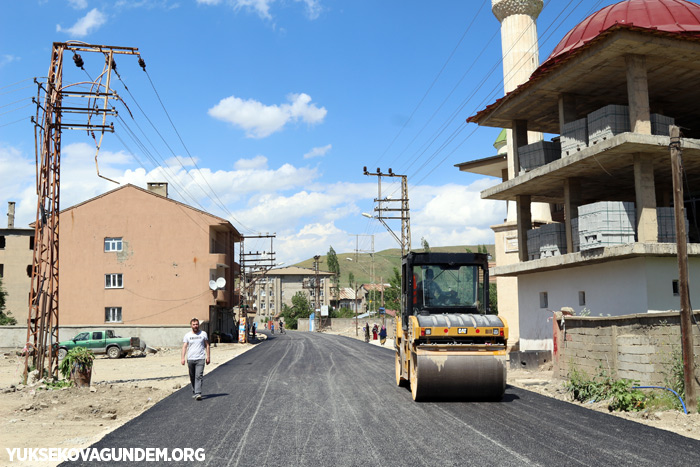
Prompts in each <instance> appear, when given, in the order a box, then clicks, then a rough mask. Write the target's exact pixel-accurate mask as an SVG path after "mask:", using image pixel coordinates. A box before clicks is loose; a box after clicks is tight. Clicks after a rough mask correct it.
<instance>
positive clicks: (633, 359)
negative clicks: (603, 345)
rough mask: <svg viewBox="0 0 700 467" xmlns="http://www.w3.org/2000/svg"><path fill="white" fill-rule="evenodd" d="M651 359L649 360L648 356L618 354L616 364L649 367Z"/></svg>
mask: <svg viewBox="0 0 700 467" xmlns="http://www.w3.org/2000/svg"><path fill="white" fill-rule="evenodd" d="M650 360H651V359H650V358H649V355H633V354H618V355H617V362H618V364H622V363H644V364H647V365H650V366H653V365H651V361H650Z"/></svg>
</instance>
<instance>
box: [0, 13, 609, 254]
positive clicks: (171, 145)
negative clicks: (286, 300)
mask: <svg viewBox="0 0 700 467" xmlns="http://www.w3.org/2000/svg"><path fill="white" fill-rule="evenodd" d="M3 3H4V6H3V14H2V16H1V17H0V213H2V214H3V215H2V217H1V219H2V220H1V221H0V222H3V223H4V219H5V216H4V214H5V213H6V211H7V202H8V201H15V202H17V219H16V225H17V226H22V227H23V226H26V225H27V224H29V223H30V222H32V221H33V219H34V217H35V215H36V196H35V175H34V165H35V162H34V130H33V126H32V124H31V123H30V121H29V117H30V116H32V115H34V113H35V111H36V108H35V106H34V105H33V104H32V102H31V98H32V97H33V96H36V86H35V85H34V84H33V83H32V78H33V77H42V76H45V75H46V74H47V71H48V68H49V64H50V51H51V45H52V43H53V42H65V41H68V40H79V41H83V42H86V43H90V44H103V45H112V46H123V47H136V48H138V49H139V52H140V54H141V56H142V57H143V59H144V60H145V61H146V69H147V72H148V74H146V73H144V72H143V71H142V70H141V68H139V66H138V64H137V61H136V58H134V57H128V56H121V57H118V58H117V65H118V71H119V73H120V75H121V81H122V82H119V81H117V82H116V84H114V88H115V89H116V91H117V92H118V93H119V95H120V96H121V97H122V99H123V101H124V104H126V106H128V108H129V109H130V110H131V112H132V114H133V119H132V118H131V117H130V116H129V113H128V111H127V110H126V107H125V106H124V105H123V104H122V103H117V104H115V106H116V107H117V110H118V111H119V118H114V117H113V118H111V119H110V121H114V122H115V128H116V132H115V134H110V133H107V134H105V137H104V142H103V144H102V147H101V150H100V154H99V157H98V160H99V163H100V170H101V173H102V174H104V175H106V176H108V177H109V178H111V179H113V180H116V181H119V182H120V183H133V184H136V185H139V186H143V187H145V184H146V182H148V181H166V182H168V183H169V186H170V193H171V196H172V197H173V198H175V199H178V200H180V201H183V202H186V203H187V204H190V205H192V206H195V207H197V208H201V209H205V210H207V211H209V212H211V213H213V214H216V215H219V216H222V217H225V218H227V219H229V220H230V221H231V222H232V223H233V225H234V226H236V228H238V229H239V230H240V231H241V233H243V234H244V235H253V234H255V233H258V232H261V233H266V232H270V233H272V232H274V233H276V234H277V239H276V241H275V250H276V251H277V260H278V261H283V262H285V263H287V264H291V263H294V262H297V261H299V260H302V259H306V258H309V257H311V256H313V255H315V254H325V253H326V252H327V251H328V248H329V246H330V245H332V246H333V247H334V249H335V250H336V251H337V252H350V251H352V250H353V249H354V248H355V246H356V237H355V236H354V235H356V234H360V235H361V237H359V238H360V244H359V248H360V249H361V250H369V248H370V237H369V235H375V249H376V250H381V249H384V248H393V247H396V246H397V244H396V242H395V241H394V240H393V238H392V237H391V236H390V235H389V234H388V233H387V232H386V230H385V229H384V228H383V227H382V226H381V225H380V224H379V223H378V222H377V221H376V220H372V219H366V218H364V217H362V216H361V213H362V212H370V211H372V209H373V207H374V204H373V199H374V198H375V197H376V196H377V179H376V177H367V176H364V175H363V174H362V167H363V166H365V165H366V166H368V167H369V168H370V170H372V171H374V170H375V169H376V168H377V167H380V168H381V169H382V170H383V171H386V170H387V169H388V168H389V167H391V168H392V169H393V170H394V172H395V173H400V174H406V175H408V180H409V195H410V203H411V229H412V235H413V244H414V246H420V240H421V237H425V238H426V239H427V240H428V241H429V243H430V244H431V245H432V246H439V245H455V244H480V243H493V232H492V231H491V229H490V226H491V225H494V224H498V223H500V222H502V220H503V218H504V217H505V204H504V203H501V202H494V201H487V200H481V199H480V195H479V193H480V191H481V190H483V189H485V188H487V187H489V186H492V185H493V184H495V183H497V182H498V180H495V179H490V178H487V177H481V176H476V175H470V174H466V173H463V172H459V171H458V170H457V169H456V168H455V167H454V164H457V163H460V162H465V161H468V160H472V159H476V158H481V157H486V156H491V155H494V154H495V151H494V148H493V146H492V144H493V141H494V140H495V138H496V137H497V135H498V133H499V130H498V129H495V128H486V127H481V128H480V127H477V126H476V125H474V124H468V125H467V124H466V123H465V120H466V118H467V117H469V116H471V115H473V114H474V113H475V112H476V111H478V110H480V109H482V108H483V107H484V106H485V105H487V104H489V103H491V102H493V101H494V100H495V99H497V98H498V97H501V96H502V94H503V85H502V76H503V73H502V65H501V63H500V58H501V43H500V34H499V23H498V21H497V20H496V18H495V17H494V16H493V14H492V13H491V2H490V0H444V1H435V2H428V1H425V0H423V1H419V0H400V1H399V0H372V1H369V0H352V1H349V0H348V1H339V0H177V1H175V0H116V1H115V0H110V1H101V0H23V1H12V2H10V1H6V2H3ZM544 3H545V7H544V10H543V12H542V14H541V15H540V17H539V20H538V32H539V36H540V61H543V60H544V59H546V57H547V55H548V54H549V52H550V51H551V50H552V49H553V48H554V47H555V46H556V44H557V42H558V41H559V40H560V39H561V38H562V37H563V36H564V35H565V34H566V32H567V31H569V30H570V29H571V28H572V27H574V26H575V25H576V24H577V23H578V22H579V21H581V20H582V19H583V18H585V17H586V16H587V15H588V14H590V13H592V12H593V11H595V10H597V9H600V8H602V7H604V6H606V5H609V4H611V3H614V2H612V1H596V2H593V1H583V0H578V1H577V0H574V1H570V2H569V1H556V0H549V1H545V2H544ZM83 59H84V60H85V67H84V68H85V70H86V72H87V74H88V75H89V76H90V77H91V78H94V77H95V76H97V75H98V74H99V73H100V72H101V69H102V64H103V58H102V57H101V56H98V55H97V54H83ZM64 73H65V74H64V82H78V81H86V80H87V79H88V78H87V76H86V74H85V73H84V72H83V71H81V70H79V69H77V68H75V67H74V66H73V64H72V61H70V60H69V62H68V63H67V64H66V67H65V70H64ZM149 78H150V81H149ZM151 81H152V82H153V86H152V85H151ZM124 85H126V86H127V87H128V91H127V90H126V89H125V88H124ZM159 99H160V101H159ZM161 101H162V103H163V106H164V107H165V110H164V109H163V106H161V103H160V102H161ZM171 121H172V124H171ZM154 128H155V129H154ZM130 130H131V131H133V133H134V134H135V135H136V136H135V137H133V136H132V134H131V133H130ZM180 139H182V142H184V145H183V144H182V142H181V141H180ZM163 141H166V142H167V145H166V144H165V143H164V142H163ZM144 148H145V149H144ZM94 153H95V143H94V141H93V140H92V138H91V137H88V136H87V135H86V134H85V133H83V132H77V131H64V132H63V154H62V165H61V167H62V173H61V177H62V185H61V207H62V208H66V207H69V206H71V205H73V204H76V203H78V202H81V201H83V200H85V199H89V198H91V197H93V196H96V195H98V194H100V193H103V192H105V191H107V190H110V189H113V188H115V187H117V185H115V184H114V183H111V182H108V181H105V180H103V179H101V178H99V177H98V176H97V174H96V170H95V164H94ZM383 180H384V183H383V189H384V193H385V194H391V193H393V194H394V196H397V195H398V193H396V191H395V190H396V189H397V185H395V184H393V185H392V184H391V183H390V181H389V180H388V179H383ZM4 226H5V225H3V227H4ZM393 226H394V227H395V229H396V232H397V233H398V232H400V228H399V226H398V225H393ZM246 249H247V250H250V249H253V250H256V249H257V250H264V249H266V244H265V243H262V242H254V241H249V242H246Z"/></svg>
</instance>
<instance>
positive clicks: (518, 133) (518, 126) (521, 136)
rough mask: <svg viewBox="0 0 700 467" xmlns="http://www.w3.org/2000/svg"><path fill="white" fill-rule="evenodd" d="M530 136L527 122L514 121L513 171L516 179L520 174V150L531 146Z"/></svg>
mask: <svg viewBox="0 0 700 467" xmlns="http://www.w3.org/2000/svg"><path fill="white" fill-rule="evenodd" d="M528 136H529V135H528V132H527V121H526V120H513V131H512V137H513V152H512V154H513V157H512V158H511V159H512V160H513V170H514V175H515V176H516V177H517V176H518V174H519V173H520V154H519V152H518V148H519V147H521V146H527V145H528V144H529V142H528Z"/></svg>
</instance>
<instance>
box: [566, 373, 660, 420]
mask: <svg viewBox="0 0 700 467" xmlns="http://www.w3.org/2000/svg"><path fill="white" fill-rule="evenodd" d="M637 384H638V381H635V380H631V379H625V378H623V379H615V378H613V377H612V375H610V373H609V372H608V371H606V370H605V369H603V368H599V370H598V374H597V375H596V376H594V377H592V378H591V377H589V376H588V375H587V374H586V373H585V372H584V371H579V370H578V369H576V368H572V370H571V371H570V372H569V375H568V379H567V381H566V383H564V387H565V388H566V390H567V391H568V392H569V393H570V394H571V396H572V397H573V399H574V400H577V401H579V402H588V401H603V400H607V401H609V402H608V410H610V411H611V412H612V411H624V412H629V411H638V410H642V409H644V408H645V407H646V403H647V396H646V395H645V394H644V393H643V392H642V391H640V390H639V389H632V386H635V385H637Z"/></svg>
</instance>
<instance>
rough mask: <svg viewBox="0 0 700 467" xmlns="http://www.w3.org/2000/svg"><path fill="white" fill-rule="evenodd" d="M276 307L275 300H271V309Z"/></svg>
mask: <svg viewBox="0 0 700 467" xmlns="http://www.w3.org/2000/svg"><path fill="white" fill-rule="evenodd" d="M274 309H275V302H270V310H274Z"/></svg>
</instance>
